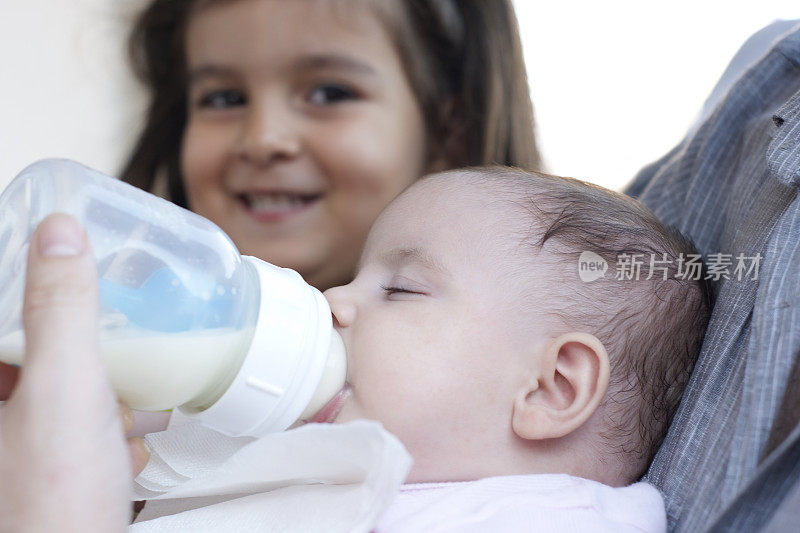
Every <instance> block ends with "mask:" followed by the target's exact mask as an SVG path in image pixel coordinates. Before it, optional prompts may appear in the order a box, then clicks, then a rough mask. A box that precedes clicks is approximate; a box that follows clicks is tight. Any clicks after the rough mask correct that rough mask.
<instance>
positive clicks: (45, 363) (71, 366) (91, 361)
mask: <svg viewBox="0 0 800 533" xmlns="http://www.w3.org/2000/svg"><path fill="white" fill-rule="evenodd" d="M26 276H27V278H26V288H25V302H24V306H23V324H24V326H25V343H26V350H25V365H24V368H23V370H22V373H21V375H20V383H19V386H18V388H23V387H24V386H25V383H26V382H27V381H28V380H30V382H31V383H36V384H37V385H36V386H35V388H36V389H37V392H36V397H37V398H38V399H39V400H41V401H42V402H45V403H50V404H51V405H56V406H57V405H60V404H61V403H62V402H64V401H65V400H67V399H68V398H67V397H65V395H67V394H70V392H71V391H73V390H74V386H75V384H76V383H80V384H81V387H82V388H84V390H89V391H93V390H97V389H98V388H99V389H102V388H103V386H105V387H107V378H106V377H105V375H104V369H103V367H102V365H101V364H100V363H99V351H98V349H97V306H98V289H97V275H96V269H95V262H94V257H93V255H92V254H91V251H90V249H89V244H88V239H87V236H86V233H85V232H84V231H83V229H82V228H81V227H80V225H79V224H78V223H77V221H76V220H75V219H74V218H72V217H70V216H68V215H64V214H55V215H51V216H49V217H47V218H46V219H45V220H44V221H42V223H41V224H40V225H39V227H38V228H37V229H36V231H35V232H34V234H33V237H32V238H31V245H30V249H29V253H28V269H27V274H26Z"/></svg>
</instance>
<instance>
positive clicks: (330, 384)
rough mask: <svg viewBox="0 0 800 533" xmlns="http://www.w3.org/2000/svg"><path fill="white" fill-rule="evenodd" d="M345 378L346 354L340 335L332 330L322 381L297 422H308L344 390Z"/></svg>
mask: <svg viewBox="0 0 800 533" xmlns="http://www.w3.org/2000/svg"><path fill="white" fill-rule="evenodd" d="M346 378H347V354H346V352H345V348H344V342H343V341H342V337H341V335H339V332H338V331H335V330H334V331H333V333H331V346H330V349H329V351H328V360H327V361H326V363H325V370H324V371H323V373H322V379H321V380H320V382H319V385H318V386H317V390H316V391H315V392H314V395H313V396H312V397H311V401H310V402H309V403H308V405H307V406H306V408H305V410H304V411H303V413H302V414H301V415H300V417H299V420H309V419H311V417H313V416H314V415H315V414H317V413H318V412H320V411H321V410H322V408H323V407H325V406H326V405H327V404H328V403H329V402H330V401H331V400H332V399H333V398H335V397H336V396H337V395H338V393H339V392H340V391H341V390H342V389H343V388H344V386H345V380H346Z"/></svg>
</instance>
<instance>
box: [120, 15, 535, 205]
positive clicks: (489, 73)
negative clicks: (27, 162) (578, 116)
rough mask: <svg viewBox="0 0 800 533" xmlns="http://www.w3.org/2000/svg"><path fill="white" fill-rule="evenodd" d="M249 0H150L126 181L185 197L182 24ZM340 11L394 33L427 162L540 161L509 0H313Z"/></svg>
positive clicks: (140, 29) (139, 51) (134, 39)
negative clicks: (362, 14)
mask: <svg viewBox="0 0 800 533" xmlns="http://www.w3.org/2000/svg"><path fill="white" fill-rule="evenodd" d="M234 1H243V0H152V1H151V2H150V3H149V4H148V5H147V7H146V8H145V9H144V10H143V11H142V12H141V14H140V15H139V16H138V18H137V19H136V21H135V23H134V26H133V29H132V32H131V34H130V38H129V43H128V49H129V56H130V59H131V63H132V66H133V70H134V72H135V74H136V75H137V77H138V78H139V80H140V81H141V82H142V83H143V84H144V86H145V87H146V89H147V90H148V92H149V96H150V105H149V107H148V110H147V112H146V118H145V123H144V127H143V129H142V131H141V133H140V135H139V138H138V140H137V142H136V144H135V146H134V148H133V150H132V152H131V155H130V157H129V159H128V161H127V163H126V164H125V166H124V167H123V170H122V173H121V174H122V176H123V179H124V180H125V181H127V182H128V183H131V184H133V185H135V186H137V187H140V188H142V189H145V190H153V188H154V184H155V180H156V177H157V176H159V175H163V176H164V177H165V178H166V189H167V195H168V197H169V198H170V199H171V200H172V201H173V202H175V203H177V204H178V205H181V206H183V207H186V206H187V203H186V194H185V190H184V187H183V180H182V176H181V170H180V150H181V143H182V139H183V132H184V130H185V127H186V122H187V72H186V70H187V65H186V50H185V34H186V29H187V25H188V21H189V19H190V17H191V16H192V15H193V14H194V13H196V12H197V10H200V9H203V8H205V7H207V6H210V5H215V4H221V3H226V2H234ZM313 1H315V2H319V3H320V5H323V4H326V5H327V4H330V5H331V6H332V7H334V8H335V9H336V13H337V14H339V13H340V14H341V15H342V16H344V17H347V16H348V13H351V12H348V10H353V9H374V10H375V12H376V13H377V14H378V16H379V19H380V20H381V21H382V22H383V23H384V24H385V25H386V28H387V30H388V32H389V34H390V36H391V38H392V39H393V40H394V44H395V48H396V49H397V50H398V53H399V55H400V59H401V62H402V64H403V66H404V69H405V73H406V76H407V77H408V80H409V82H410V85H411V87H412V89H413V91H414V94H415V96H416V99H417V101H418V102H419V105H420V108H421V110H422V114H423V116H424V117H425V121H426V137H427V143H428V154H427V157H428V162H429V163H431V162H433V161H437V160H445V161H447V162H448V163H449V165H450V167H452V168H455V167H461V166H471V165H488V164H502V165H512V166H516V167H522V168H530V169H536V168H538V167H539V165H540V158H539V152H538V150H537V147H536V142H535V135H534V120H533V107H532V105H531V100H530V95H529V89H528V79H527V75H526V71H525V64H524V62H523V57H522V46H521V44H520V38H519V29H518V27H517V19H516V16H515V14H514V8H513V6H512V4H511V0H313Z"/></svg>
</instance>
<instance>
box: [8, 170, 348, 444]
mask: <svg viewBox="0 0 800 533" xmlns="http://www.w3.org/2000/svg"><path fill="white" fill-rule="evenodd" d="M54 212H61V213H67V214H69V215H72V216H73V217H75V218H76V219H77V220H78V221H80V223H81V224H82V225H83V226H84V228H86V230H87V233H88V235H89V241H90V243H91V246H92V250H93V252H94V254H95V258H96V260H97V270H98V276H99V284H100V287H99V288H100V332H99V345H100V351H101V353H102V356H103V359H104V361H105V363H106V365H107V367H108V372H109V376H110V379H111V383H112V385H113V386H114V389H115V390H116V392H117V395H118V396H119V398H120V399H121V400H123V401H125V402H126V403H127V404H128V405H130V406H131V407H132V408H133V409H140V410H150V411H158V410H163V409H170V408H175V407H177V408H178V409H180V410H181V411H182V412H183V413H185V414H187V415H188V416H190V417H192V418H195V419H198V420H200V421H202V422H203V423H204V424H206V425H207V426H209V427H212V428H214V429H216V430H218V431H221V432H223V433H226V434H228V435H250V436H260V435H264V434H266V433H270V432H275V431H282V430H284V429H286V428H288V427H289V426H291V425H292V424H293V423H294V422H296V421H298V420H304V419H308V418H309V417H311V416H313V415H314V414H315V413H317V412H318V411H320V410H321V409H322V408H323V406H325V405H326V404H327V403H328V402H329V401H330V400H332V398H334V397H335V396H336V395H337V393H339V391H341V390H342V387H343V386H344V381H345V364H346V363H345V352H344V346H343V344H342V340H341V338H340V337H339V335H338V333H336V332H335V331H334V330H333V327H332V319H331V312H330V308H329V307H328V304H327V302H326V300H325V298H324V297H323V296H322V294H321V293H320V292H319V291H318V290H317V289H315V288H313V287H311V286H310V285H308V284H306V283H305V282H304V281H303V279H302V278H301V277H300V275H299V274H297V272H295V271H293V270H289V269H287V268H279V267H276V266H274V265H271V264H269V263H266V262H264V261H261V260H259V259H257V258H255V257H248V256H242V255H240V254H239V252H238V250H237V249H236V246H235V245H234V244H233V243H232V242H231V240H230V239H229V238H228V236H227V235H225V233H223V232H222V230H220V229H219V228H218V227H217V226H216V225H214V224H213V223H211V222H210V221H208V220H206V219H205V218H203V217H201V216H199V215H196V214H195V213H192V212H190V211H187V210H185V209H182V208H180V207H178V206H176V205H174V204H172V203H170V202H168V201H166V200H164V199H162V198H158V197H156V196H154V195H151V194H149V193H147V192H145V191H142V190H140V189H137V188H135V187H133V186H131V185H128V184H126V183H124V182H121V181H119V180H116V179H113V178H110V177H108V176H105V175H103V174H101V173H99V172H97V171H94V170H91V169H89V168H87V167H85V166H83V165H80V164H78V163H75V162H72V161H68V160H61V159H49V160H44V161H40V162H37V163H34V164H33V165H31V166H29V167H27V168H26V169H25V170H23V171H22V172H21V173H20V174H19V175H18V176H17V177H16V178H15V179H14V180H13V181H12V182H11V183H10V184H9V186H8V187H7V188H6V190H5V191H4V192H3V194H2V195H1V196H0V361H3V362H6V363H11V364H16V365H23V364H24V361H23V358H24V349H25V346H24V334H23V331H22V321H21V314H22V300H23V291H24V284H25V267H26V262H27V251H28V246H29V242H30V238H31V234H32V233H33V231H34V229H35V228H36V226H37V225H38V224H39V222H41V221H42V219H44V218H45V217H46V216H47V215H49V214H51V213H54Z"/></svg>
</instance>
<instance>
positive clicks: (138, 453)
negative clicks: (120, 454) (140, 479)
mask: <svg viewBox="0 0 800 533" xmlns="http://www.w3.org/2000/svg"><path fill="white" fill-rule="evenodd" d="M128 448H129V449H130V453H131V468H132V471H133V477H136V476H138V475H139V473H140V472H141V471H142V470H144V467H145V466H146V465H147V461H149V460H150V451H149V450H148V449H147V446H146V445H145V443H144V439H142V438H141V437H131V438H130V439H128Z"/></svg>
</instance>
